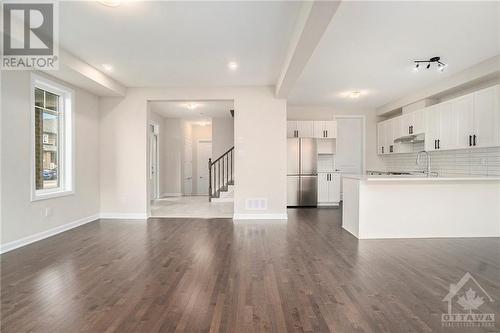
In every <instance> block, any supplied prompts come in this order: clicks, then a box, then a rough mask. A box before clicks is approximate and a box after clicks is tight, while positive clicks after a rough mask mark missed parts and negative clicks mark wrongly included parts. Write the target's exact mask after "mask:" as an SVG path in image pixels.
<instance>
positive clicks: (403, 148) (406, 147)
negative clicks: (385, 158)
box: [389, 117, 412, 154]
mask: <svg viewBox="0 0 500 333" xmlns="http://www.w3.org/2000/svg"><path fill="white" fill-rule="evenodd" d="M402 122H403V117H396V118H393V119H391V123H392V138H390V139H391V141H390V145H389V153H393V154H395V153H409V152H411V151H412V146H411V144H409V143H402V142H399V143H396V142H394V141H395V140H396V139H398V138H400V137H402V136H405V135H406V133H404V132H403V130H404V128H403V125H402ZM391 145H392V146H393V148H392V152H391V149H390V146H391Z"/></svg>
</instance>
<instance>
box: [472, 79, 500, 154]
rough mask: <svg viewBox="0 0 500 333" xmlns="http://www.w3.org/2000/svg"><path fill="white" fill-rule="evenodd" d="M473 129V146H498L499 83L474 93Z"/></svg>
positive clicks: (499, 143) (499, 121) (499, 138)
mask: <svg viewBox="0 0 500 333" xmlns="http://www.w3.org/2000/svg"><path fill="white" fill-rule="evenodd" d="M473 129H474V133H472V135H475V137H473V138H472V141H473V142H472V144H473V146H474V147H497V146H500V85H496V86H493V87H489V88H486V89H482V90H479V91H476V92H475V93H474V119H473ZM474 139H475V140H474Z"/></svg>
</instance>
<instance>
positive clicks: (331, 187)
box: [318, 172, 340, 205]
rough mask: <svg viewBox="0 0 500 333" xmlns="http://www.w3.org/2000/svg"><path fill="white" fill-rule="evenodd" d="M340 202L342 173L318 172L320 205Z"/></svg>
mask: <svg viewBox="0 0 500 333" xmlns="http://www.w3.org/2000/svg"><path fill="white" fill-rule="evenodd" d="M339 202H340V173H337V172H321V173H318V205H336V204H338V203H339Z"/></svg>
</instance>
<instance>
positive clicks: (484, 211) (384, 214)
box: [342, 175, 500, 239]
mask: <svg viewBox="0 0 500 333" xmlns="http://www.w3.org/2000/svg"><path fill="white" fill-rule="evenodd" d="M342 227H343V228H344V229H345V230H347V231H349V232H350V233H351V234H353V235H354V236H356V237H357V238H359V239H376V238H431V237H500V177H487V176H439V177H427V176H425V175H401V176H390V175H344V176H343V206H342Z"/></svg>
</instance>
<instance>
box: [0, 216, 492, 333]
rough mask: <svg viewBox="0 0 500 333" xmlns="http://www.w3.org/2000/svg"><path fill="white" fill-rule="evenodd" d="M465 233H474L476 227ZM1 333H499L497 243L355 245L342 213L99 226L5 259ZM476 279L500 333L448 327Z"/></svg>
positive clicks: (441, 241) (426, 241) (438, 241)
mask: <svg viewBox="0 0 500 333" xmlns="http://www.w3.org/2000/svg"><path fill="white" fill-rule="evenodd" d="M471 223H473V222H472V221H471ZM1 269H2V270H1V278H2V280H1V288H2V290H1V298H2V300H1V304H2V308H1V332H2V333H9V332H16V333H19V332H173V331H178V332H198V331H203V332H260V331H262V332H328V331H332V332H431V331H433V332H441V331H442V332H456V331H457V330H459V331H460V332H470V331H478V332H495V331H498V330H499V328H500V323H499V319H500V318H499V317H500V314H499V312H500V311H499V310H500V307H499V304H500V303H499V301H500V239H498V238H485V239H421V240H416V239H413V240H368V241H358V240H357V239H356V238H354V237H353V236H351V235H350V234H349V233H347V232H345V231H343V230H342V229H341V227H340V211H339V210H335V209H321V210H316V209H295V210H289V220H288V223H287V224H279V223H269V222H267V223H265V222H260V223H257V224H251V223H248V222H246V223H242V224H233V223H232V221H231V220H222V219H214V220H202V219H199V220H196V219H152V220H150V221H149V222H148V223H147V224H146V223H144V222H138V221H120V220H114V221H111V220H108V221H102V222H94V223H91V224H87V225H85V226H82V227H80V228H77V229H73V230H71V231H68V232H65V233H63V234H60V235H57V236H54V237H52V238H50V239H46V240H43V241H40V242H37V243H34V244H32V245H29V246H26V247H24V248H21V249H18V250H15V251H12V252H10V253H6V254H4V255H2V256H1ZM466 272H470V273H471V274H472V275H473V276H474V278H476V280H477V281H478V282H479V283H480V284H481V286H482V287H483V288H484V289H485V290H486V291H487V292H488V294H489V295H490V296H491V297H492V298H493V299H494V300H495V302H494V303H491V302H489V301H488V300H487V299H486V298H485V299H484V304H483V305H481V311H482V312H483V313H494V314H495V315H496V318H495V319H496V320H497V322H496V329H495V328H479V329H472V330H471V329H453V328H442V327H441V313H444V312H446V311H447V303H446V302H443V301H442V299H443V298H444V297H445V296H446V294H447V293H448V288H449V285H450V284H451V283H457V282H458V281H459V280H460V278H461V277H462V276H463V275H464V274H465V273H466Z"/></svg>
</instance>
